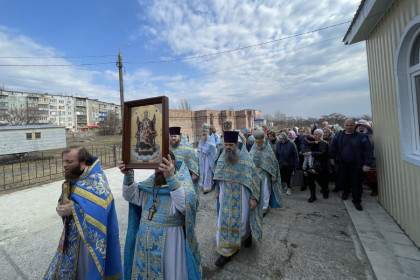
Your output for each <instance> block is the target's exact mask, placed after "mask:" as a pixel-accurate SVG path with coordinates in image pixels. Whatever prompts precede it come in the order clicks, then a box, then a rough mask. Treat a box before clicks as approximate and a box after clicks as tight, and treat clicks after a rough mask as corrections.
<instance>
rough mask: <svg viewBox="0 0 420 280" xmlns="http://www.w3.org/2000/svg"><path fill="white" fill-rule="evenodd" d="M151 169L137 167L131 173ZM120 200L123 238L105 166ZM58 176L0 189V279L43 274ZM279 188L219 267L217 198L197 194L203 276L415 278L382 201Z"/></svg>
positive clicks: (53, 235) (413, 250) (409, 252)
mask: <svg viewBox="0 0 420 280" xmlns="http://www.w3.org/2000/svg"><path fill="white" fill-rule="evenodd" d="M151 172H152V171H150V170H136V179H137V180H143V179H145V178H147V177H148V176H149V175H150V174H151ZM105 173H106V175H107V177H108V181H109V183H110V185H111V188H112V192H113V194H114V197H115V203H116V206H117V214H118V219H119V226H120V239H121V245H122V247H123V246H124V241H125V233H126V228H127V209H128V207H127V206H128V205H127V203H126V202H125V200H124V199H123V198H122V196H121V181H122V174H121V173H120V172H119V170H118V169H117V168H112V169H107V170H106V171H105ZM61 183H62V182H61V181H60V182H55V183H51V184H47V185H43V186H39V187H35V188H32V189H27V190H23V191H18V192H15V193H11V194H5V195H1V196H0V279H2V280H3V279H5V280H6V279H13V280H14V279H41V278H42V276H43V275H44V273H45V271H46V269H47V268H48V265H49V263H50V261H51V259H52V257H53V255H54V253H55V251H56V248H57V245H58V240H59V237H60V234H61V230H62V223H61V219H60V218H59V217H58V216H57V214H56V212H55V207H56V201H57V199H58V197H59V195H60V192H61ZM308 197H309V192H308V191H304V192H301V191H300V190H294V192H293V194H292V195H290V196H286V195H284V196H283V208H282V209H272V210H271V211H270V212H269V213H268V215H267V216H266V218H265V219H264V222H263V225H264V233H263V240H262V243H257V242H256V241H255V240H254V244H253V246H252V247H251V248H250V249H244V248H243V249H241V250H240V251H239V253H238V254H237V255H236V256H235V257H234V258H233V259H232V261H231V262H230V263H228V264H227V265H226V266H225V268H224V269H223V270H221V269H219V268H217V267H216V266H215V265H214V262H215V260H216V259H217V257H218V254H217V253H216V251H215V233H216V219H217V217H216V201H215V199H214V197H213V193H210V194H207V195H203V194H200V207H199V212H198V217H197V235H198V240H199V243H200V249H201V254H202V263H203V278H204V279H420V278H416V277H419V276H420V253H419V250H418V248H417V247H415V246H414V245H413V243H412V242H411V241H410V240H409V239H408V238H407V236H406V235H405V234H404V233H403V232H402V231H401V230H400V229H399V227H398V226H397V225H396V224H395V222H394V221H393V220H392V218H391V217H390V216H389V215H388V214H387V213H386V212H385V211H384V210H383V208H382V207H381V206H380V205H379V203H378V202H377V201H376V200H375V199H374V198H371V197H369V196H367V195H366V194H365V196H364V198H363V199H364V200H363V203H362V205H363V206H364V208H365V211H363V212H359V211H356V210H354V207H353V205H352V204H351V202H349V201H346V202H345V203H343V201H342V200H341V199H340V197H339V194H336V193H331V196H330V199H328V200H325V199H322V195H321V194H320V195H318V200H317V201H315V202H314V203H312V204H309V203H308V202H307V198H308Z"/></svg>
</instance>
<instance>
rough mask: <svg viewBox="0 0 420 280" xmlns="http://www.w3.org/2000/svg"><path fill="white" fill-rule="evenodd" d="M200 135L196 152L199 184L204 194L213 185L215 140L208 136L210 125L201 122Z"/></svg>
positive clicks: (215, 153) (215, 152)
mask: <svg viewBox="0 0 420 280" xmlns="http://www.w3.org/2000/svg"><path fill="white" fill-rule="evenodd" d="M201 128H202V137H201V139H200V142H199V143H198V148H197V153H198V160H199V163H200V186H201V187H202V188H203V192H204V193H205V194H206V193H208V192H210V191H211V188H212V187H213V174H214V168H215V166H216V156H217V150H216V142H215V139H214V137H212V136H210V132H209V131H210V125H209V124H208V123H203V124H202V126H201Z"/></svg>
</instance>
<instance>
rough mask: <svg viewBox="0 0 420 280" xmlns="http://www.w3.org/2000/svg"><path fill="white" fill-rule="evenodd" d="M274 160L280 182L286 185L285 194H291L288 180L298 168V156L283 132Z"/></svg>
mask: <svg viewBox="0 0 420 280" xmlns="http://www.w3.org/2000/svg"><path fill="white" fill-rule="evenodd" d="M275 155H276V159H277V161H278V162H279V168H280V177H281V182H282V183H284V184H286V186H287V187H286V194H287V195H290V194H292V189H291V188H290V180H291V179H292V173H293V171H294V170H296V169H298V167H299V156H298V152H297V148H296V145H295V143H293V142H291V141H290V140H289V139H288V138H287V134H286V133H285V132H281V133H280V135H279V142H277V145H276V152H275Z"/></svg>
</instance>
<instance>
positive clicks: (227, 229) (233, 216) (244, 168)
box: [213, 148, 263, 254]
mask: <svg viewBox="0 0 420 280" xmlns="http://www.w3.org/2000/svg"><path fill="white" fill-rule="evenodd" d="M237 152H238V153H239V160H238V162H236V163H228V162H226V161H225V151H223V152H222V154H221V155H220V157H219V160H218V161H217V165H216V171H215V173H214V177H213V180H215V181H224V182H225V185H224V188H223V200H222V203H221V205H220V206H218V211H219V212H221V213H220V228H219V229H218V234H219V245H220V247H221V248H226V249H233V250H238V249H240V247H241V238H242V237H241V220H242V218H241V217H242V203H241V202H242V195H241V191H242V189H241V188H242V186H243V187H245V188H247V189H248V190H249V192H250V193H251V196H252V198H254V199H256V200H257V207H256V208H255V209H249V222H250V226H251V232H252V234H253V236H254V237H255V238H256V240H258V241H261V238H262V208H263V198H262V197H261V194H262V190H261V187H262V184H261V180H260V177H259V176H258V175H257V174H256V173H255V166H254V164H253V162H252V160H251V158H250V156H249V154H248V152H247V151H246V149H240V150H239V148H237ZM217 186H218V184H217ZM217 191H218V190H217ZM219 253H221V254H223V252H220V251H219Z"/></svg>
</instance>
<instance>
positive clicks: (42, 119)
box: [0, 90, 120, 131]
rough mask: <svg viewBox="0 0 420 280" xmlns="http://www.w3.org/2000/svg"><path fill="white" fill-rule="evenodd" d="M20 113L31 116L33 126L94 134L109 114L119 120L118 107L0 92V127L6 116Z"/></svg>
mask: <svg viewBox="0 0 420 280" xmlns="http://www.w3.org/2000/svg"><path fill="white" fill-rule="evenodd" d="M12 109H21V110H25V111H26V112H30V113H31V114H33V115H34V116H35V118H36V120H37V124H50V125H59V126H63V127H66V129H68V130H72V131H97V130H98V129H99V124H100V123H101V122H103V121H104V120H105V119H106V117H107V116H108V115H109V113H110V112H116V113H117V114H116V115H117V118H119V117H120V114H119V112H120V106H119V105H116V104H112V103H107V102H102V101H99V100H97V99H89V98H86V97H74V96H68V95H62V94H60V95H56V94H47V93H44V94H38V93H27V92H15V91H6V90H0V125H8V123H7V118H6V117H5V116H6V115H7V114H8V113H10V112H11V111H13V110H12Z"/></svg>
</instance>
